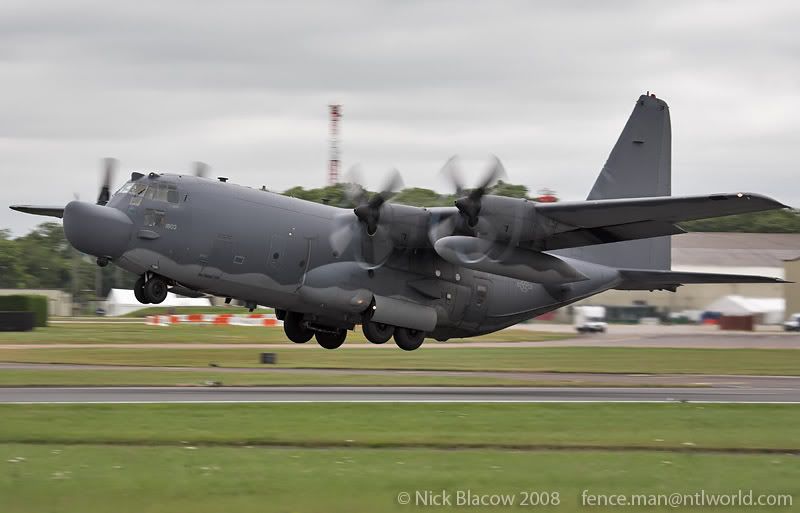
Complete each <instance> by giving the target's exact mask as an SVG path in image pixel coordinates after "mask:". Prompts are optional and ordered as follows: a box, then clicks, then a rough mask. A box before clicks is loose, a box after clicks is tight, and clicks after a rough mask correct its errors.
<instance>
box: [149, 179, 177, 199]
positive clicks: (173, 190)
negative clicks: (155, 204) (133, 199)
mask: <svg viewBox="0 0 800 513" xmlns="http://www.w3.org/2000/svg"><path fill="white" fill-rule="evenodd" d="M151 188H152V187H151ZM153 199H154V200H156V201H165V202H169V203H178V188H177V187H176V186H174V185H171V184H168V183H160V184H158V186H157V187H156V188H155V192H154V193H153Z"/></svg>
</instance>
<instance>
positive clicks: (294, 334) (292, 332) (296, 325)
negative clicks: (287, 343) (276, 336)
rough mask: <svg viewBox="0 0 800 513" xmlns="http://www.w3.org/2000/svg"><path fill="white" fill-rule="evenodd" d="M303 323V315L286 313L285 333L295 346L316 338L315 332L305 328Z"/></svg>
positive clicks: (284, 321)
mask: <svg viewBox="0 0 800 513" xmlns="http://www.w3.org/2000/svg"><path fill="white" fill-rule="evenodd" d="M302 323H303V315H302V314H299V313H297V312H286V315H285V316H284V319H283V332H284V333H286V338H288V339H289V340H291V341H292V342H294V343H295V344H304V343H306V342H308V341H309V340H311V337H313V336H314V332H313V331H311V330H310V329H308V328H306V327H305V326H303V324H302Z"/></svg>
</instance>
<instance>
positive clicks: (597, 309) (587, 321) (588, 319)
mask: <svg viewBox="0 0 800 513" xmlns="http://www.w3.org/2000/svg"><path fill="white" fill-rule="evenodd" d="M574 324H575V329H576V330H577V331H578V333H605V332H606V329H607V328H608V323H606V307H604V306H576V307H575V308H574Z"/></svg>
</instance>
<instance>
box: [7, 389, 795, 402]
mask: <svg viewBox="0 0 800 513" xmlns="http://www.w3.org/2000/svg"><path fill="white" fill-rule="evenodd" d="M272 402H492V403H499V402H531V403H536V402H598V403H601V402H648V403H649V402H657V403H671V402H703V403H716V402H721V403H800V388H753V387H742V388H594V387H593V388H577V387H547V388H543V387H536V388H534V387H531V388H525V387H520V388H512V387H230V388H201V387H198V388H179V387H81V388H75V387H64V388H61V387H41V388H35V387H30V388H0V403H23V404H30V403H272Z"/></svg>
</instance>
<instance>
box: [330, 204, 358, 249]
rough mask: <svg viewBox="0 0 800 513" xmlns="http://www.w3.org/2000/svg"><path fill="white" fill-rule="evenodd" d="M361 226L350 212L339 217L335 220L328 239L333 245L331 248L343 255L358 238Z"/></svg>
mask: <svg viewBox="0 0 800 513" xmlns="http://www.w3.org/2000/svg"><path fill="white" fill-rule="evenodd" d="M360 229H361V226H360V225H359V223H358V219H356V218H354V217H353V214H351V213H350V212H348V213H346V214H342V215H339V216H337V217H335V218H334V220H333V230H331V234H330V235H329V237H328V239H329V241H330V243H331V248H332V249H333V250H334V251H335V252H336V253H337V254H338V255H341V254H342V253H344V251H345V250H346V249H347V248H348V246H350V244H351V243H352V242H353V239H354V238H355V237H357V236H358V234H359V230H360Z"/></svg>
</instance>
